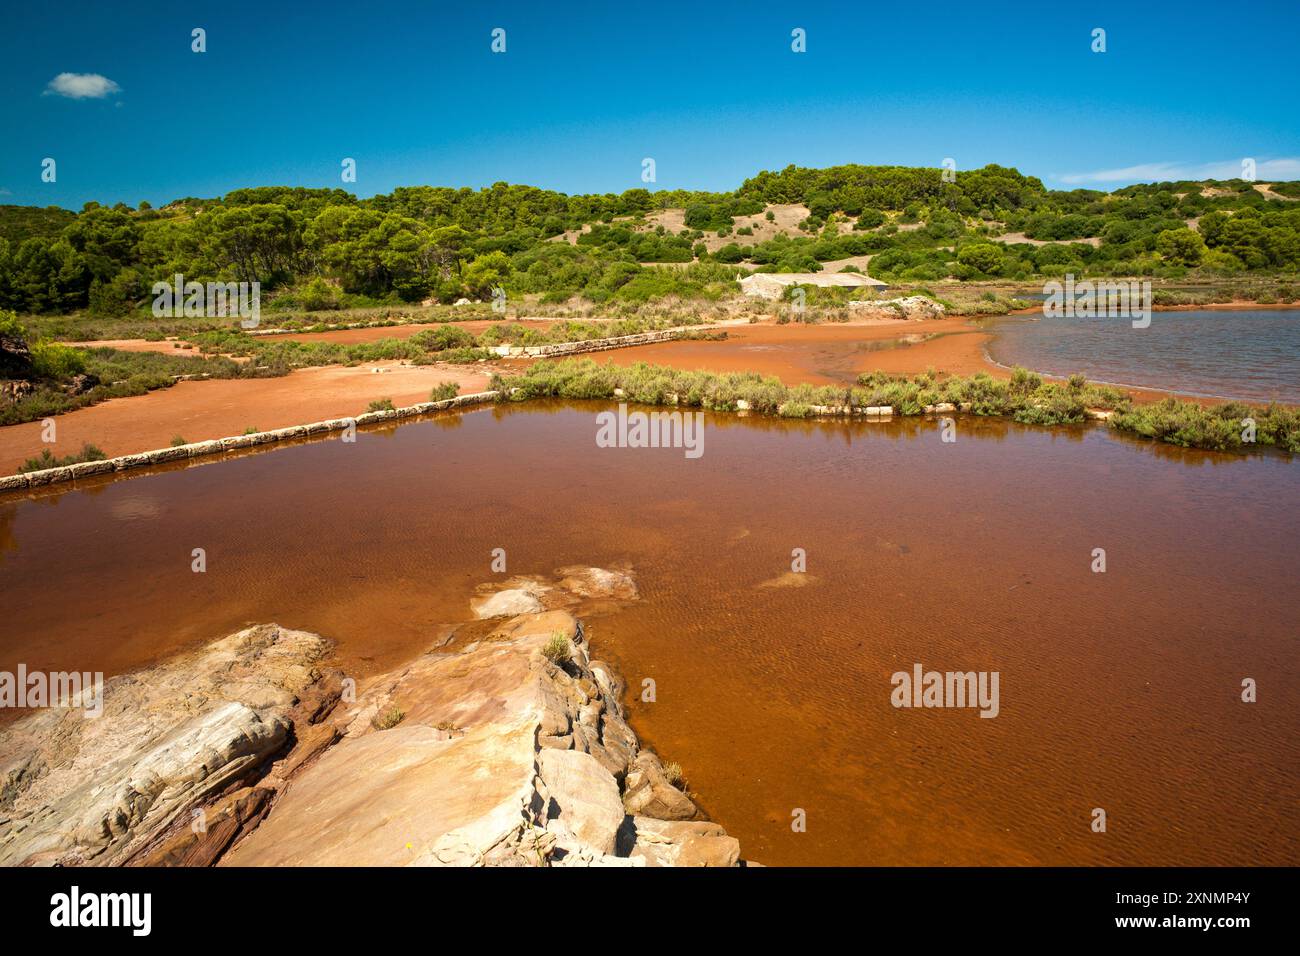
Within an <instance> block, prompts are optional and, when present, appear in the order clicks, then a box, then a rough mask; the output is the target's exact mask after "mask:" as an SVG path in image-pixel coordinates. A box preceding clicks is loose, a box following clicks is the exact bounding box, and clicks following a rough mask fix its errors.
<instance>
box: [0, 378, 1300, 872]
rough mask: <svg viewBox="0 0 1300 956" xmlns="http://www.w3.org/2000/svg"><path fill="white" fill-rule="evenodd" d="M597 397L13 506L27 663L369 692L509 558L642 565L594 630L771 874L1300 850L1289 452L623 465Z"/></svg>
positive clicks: (1009, 443)
mask: <svg viewBox="0 0 1300 956" xmlns="http://www.w3.org/2000/svg"><path fill="white" fill-rule="evenodd" d="M602 407H603V406H600V405H570V404H561V403H553V404H547V405H530V406H526V407H524V406H520V407H508V408H494V409H482V410H478V411H473V412H468V413H465V414H464V415H449V416H444V417H440V418H438V419H436V420H435V421H427V422H420V423H414V424H408V425H404V426H402V427H397V428H389V429H385V430H383V431H379V432H362V433H361V434H360V435H359V436H358V441H357V442H356V443H355V444H344V443H342V442H339V441H337V440H327V441H321V442H316V443H311V444H305V445H300V446H297V447H294V448H287V449H282V450H274V451H265V452H261V453H258V454H252V455H249V456H247V457H243V458H240V459H238V460H235V461H230V462H225V463H221V464H216V465H208V466H204V467H196V468H189V469H186V470H175V471H166V472H163V473H159V474H156V475H152V476H149V477H142V478H138V479H134V480H129V481H119V482H116V483H111V484H104V485H100V486H97V487H95V488H93V489H91V490H75V491H69V492H65V493H62V494H57V495H55V494H51V495H48V496H47V497H43V498H40V499H38V500H34V501H33V500H21V501H18V502H16V503H12V502H11V503H7V504H0V588H2V589H3V595H4V604H5V613H4V615H3V616H0V669H9V670H12V669H13V668H14V667H15V666H16V663H17V662H19V661H22V662H24V663H26V664H27V665H28V666H29V667H31V668H44V669H65V670H74V669H75V670H103V671H105V672H109V673H117V672H121V671H123V670H128V669H131V668H135V667H138V666H140V665H142V664H144V663H146V662H149V661H151V660H153V659H156V658H157V657H158V656H160V655H165V654H168V653H171V652H173V651H175V650H176V649H178V648H180V647H183V646H186V645H188V644H192V643H194V642H197V641H202V640H208V639H211V638H213V637H216V636H219V635H223V634H226V633H229V632H230V631H232V630H234V629H236V628H238V627H241V626H244V625H246V624H249V623H251V622H255V621H278V622H279V623H281V624H284V625H286V626H291V627H299V628H307V629H310V630H314V631H319V632H320V633H323V634H326V635H328V636H330V637H332V638H334V639H336V640H337V641H338V648H337V656H338V659H339V662H340V663H341V665H342V666H343V667H344V668H345V669H346V670H347V671H348V672H349V673H354V674H357V675H363V674H365V673H370V672H374V671H376V670H378V669H382V668H388V667H392V666H395V665H397V664H398V663H400V662H402V661H404V660H406V659H409V658H410V657H411V656H412V655H414V654H416V653H419V652H420V651H422V650H423V649H424V648H425V647H426V646H428V645H429V643H431V641H432V639H433V637H434V636H435V635H436V634H437V632H438V629H439V627H440V626H441V625H444V624H447V623H449V622H453V621H457V620H463V619H464V618H465V617H466V616H467V615H468V610H469V598H470V595H471V593H472V591H473V588H474V586H475V585H476V584H478V583H480V582H483V581H489V580H491V579H492V572H491V556H492V550H493V549H494V548H505V549H506V552H507V555H508V562H509V573H510V574H529V573H549V572H551V571H553V570H554V569H555V568H558V567H561V566H563V565H568V564H576V563H583V564H594V565H605V566H610V565H616V564H619V563H622V562H628V563H630V564H631V565H632V566H633V568H634V571H635V573H636V575H637V578H638V581H639V583H640V586H641V591H642V594H643V596H644V599H643V600H642V601H641V602H640V603H639V604H637V605H634V606H632V607H629V608H627V609H625V610H622V611H619V612H617V613H615V614H612V615H609V616H606V617H601V618H598V619H596V620H595V621H593V622H592V639H593V642H594V644H595V647H596V649H597V652H598V653H599V654H600V655H602V656H605V657H609V658H612V659H614V661H615V662H616V663H618V664H619V665H620V666H621V667H622V668H623V670H624V673H625V675H626V677H627V679H628V684H629V686H630V687H633V688H638V687H640V686H641V681H642V680H643V679H644V678H647V677H651V678H654V680H655V681H656V685H657V702H655V703H653V704H651V703H642V702H641V701H640V700H639V699H638V698H637V697H636V696H633V697H632V699H630V700H629V701H628V704H629V708H630V711H631V716H632V721H633V724H634V726H635V727H636V729H637V730H638V732H639V733H641V734H642V736H643V739H644V740H645V741H646V742H647V743H648V744H649V745H651V746H654V747H657V748H659V749H660V750H661V751H662V752H664V753H665V754H666V755H668V756H669V757H671V759H672V760H675V761H678V762H680V763H681V765H682V767H683V768H684V771H685V773H686V775H687V777H688V779H689V781H690V786H691V789H692V790H693V791H695V792H696V793H697V794H698V796H699V798H700V800H701V801H702V804H703V805H704V806H705V807H706V808H707V809H708V810H709V811H710V813H712V814H713V815H714V816H715V817H716V818H717V819H718V820H719V821H720V822H722V823H723V824H724V825H725V826H726V827H727V829H728V830H729V831H730V832H731V833H733V834H735V835H736V836H738V837H739V838H740V840H741V843H742V846H743V847H744V849H745V853H746V855H747V856H750V857H752V858H754V859H757V860H760V861H763V862H767V863H771V864H813V863H865V864H905V865H910V864H929V863H934V864H979V863H989V864H1005V863H1057V864H1103V863H1116V864H1140V863H1152V864H1158V863H1183V864H1220V863H1250V862H1266V863H1294V862H1295V861H1296V859H1297V850H1298V849H1300V810H1297V806H1296V801H1295V799H1294V795H1295V793H1296V791H1297V784H1300V743H1298V742H1297V741H1300V734H1297V730H1298V729H1300V728H1298V727H1297V718H1296V715H1297V713H1300V711H1298V710H1297V705H1300V664H1298V663H1297V661H1298V657H1297V655H1296V653H1295V651H1296V646H1295V640H1296V637H1295V635H1296V633H1297V627H1298V626H1300V594H1298V592H1297V590H1296V589H1295V587H1294V586H1293V581H1292V570H1291V567H1292V562H1293V559H1294V553H1295V548H1294V542H1295V539H1296V534H1297V532H1298V531H1300V517H1297V516H1300V507H1297V504H1300V502H1298V501H1297V491H1298V490H1300V469H1297V468H1296V467H1295V466H1294V465H1292V464H1290V463H1288V462H1287V461H1286V460H1284V459H1282V458H1278V457H1263V456H1260V457H1251V458H1241V457H1232V456H1226V455H1211V454H1206V453H1203V452H1194V451H1187V450H1183V449H1170V448H1167V447H1164V446H1156V445H1150V444H1143V443H1137V442H1133V441H1127V440H1117V439H1115V438H1114V437H1111V436H1109V435H1108V434H1107V433H1106V432H1104V431H1103V430H1101V429H1088V428H1083V427H1079V428H1073V429H1056V430H1040V429H1033V428H1028V427H1021V426H1016V425H1010V424H1006V423H1002V422H994V421H981V420H972V419H965V418H963V419H959V423H958V438H957V441H956V442H955V443H953V444H946V443H943V442H941V441H940V438H939V432H938V429H937V426H936V425H935V424H934V423H931V422H925V421H922V420H919V419H909V420H906V421H902V422H896V423H890V424H868V423H863V422H845V421H837V422H834V423H817V422H802V421H801V422H785V421H779V420H773V419H765V418H757V417H748V418H744V419H742V418H740V417H737V416H712V415H710V416H709V417H708V420H707V421H708V424H707V431H706V436H707V437H706V442H705V454H704V456H703V457H702V458H700V459H698V460H688V459H685V458H684V457H683V456H682V455H681V453H680V451H679V450H672V449H665V450H657V449H644V450H642V449H601V448H598V447H597V446H596V444H595V435H596V421H595V414H596V412H597V411H598V410H600V409H601V408H602ZM196 547H202V548H204V549H205V550H206V554H207V572H206V573H204V574H196V573H193V572H192V571H191V564H190V562H191V557H190V555H191V551H192V549H193V548H196ZM1097 547H1102V548H1105V549H1106V551H1107V556H1108V560H1107V563H1108V569H1107V572H1106V573H1105V574H1093V573H1092V572H1091V571H1090V564H1091V560H1092V558H1091V554H1092V551H1093V549H1094V548H1097ZM795 548H802V549H804V550H805V551H806V553H807V571H808V574H809V576H810V578H811V580H809V581H808V582H806V583H805V584H804V586H800V587H795V586H790V579H789V572H790V570H791V553H792V550H793V549H795ZM918 662H919V663H921V664H922V665H923V666H924V667H925V668H927V669H931V668H933V669H938V670H958V669H960V670H990V671H992V670H996V671H998V672H999V673H1000V675H1001V713H1000V715H999V716H998V717H997V718H996V719H993V720H986V719H980V718H978V716H977V715H976V714H975V713H974V712H972V711H956V710H895V709H893V708H892V707H891V706H890V704H889V692H890V690H891V686H890V675H891V674H892V673H893V672H895V671H897V670H904V669H909V668H911V666H912V665H913V664H914V663H918ZM1247 676H1249V677H1254V678H1256V679H1257V680H1259V682H1260V688H1261V690H1260V696H1259V702H1258V703H1256V704H1252V705H1246V704H1243V703H1241V702H1240V699H1239V696H1238V694H1239V688H1240V683H1241V680H1242V678H1243V677H1247ZM1098 806H1100V807H1104V808H1105V809H1106V811H1107V815H1108V818H1109V821H1110V832H1109V833H1107V834H1105V835H1098V834H1093V833H1092V832H1091V831H1090V829H1089V823H1090V820H1091V816H1090V815H1091V811H1092V808H1094V807H1098ZM794 808H801V809H803V810H805V811H806V812H807V816H808V829H807V832H806V833H793V832H791V830H790V819H791V812H792V811H793V809H794Z"/></svg>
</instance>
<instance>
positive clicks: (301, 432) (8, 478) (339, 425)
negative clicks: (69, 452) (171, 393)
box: [0, 391, 497, 492]
mask: <svg viewBox="0 0 1300 956" xmlns="http://www.w3.org/2000/svg"><path fill="white" fill-rule="evenodd" d="M496 399H497V393H496V392H491V391H489V392H474V393H472V394H470V395H457V396H456V397H455V398H447V399H443V400H442V401H438V402H421V403H419V404H417V405H407V406H405V407H403V408H395V409H391V410H385V411H378V412H364V413H362V414H360V415H357V416H355V417H353V418H331V419H328V420H326V421H321V422H311V423H310V424H307V425H290V426H288V427H287V428H275V429H272V430H270V431H264V432H253V433H252V434H249V435H232V436H231V437H229V438H214V439H211V440H210V441H201V442H192V443H190V444H187V445H176V446H174V447H172V448H158V449H155V450H153V451H142V452H137V453H136V454H132V455H119V456H117V457H116V458H106V459H104V460H103V461H84V462H80V463H78V464H75V465H64V466H62V467H59V468H45V469H43V470H41V471H32V472H28V473H27V474H23V475H5V476H0V492H5V491H23V490H25V489H28V488H41V487H44V486H45V485H52V484H57V483H59V482H64V481H73V480H75V479H77V478H93V477H95V476H97V475H108V474H112V473H114V472H121V471H130V470H131V469H135V468H144V467H147V466H149V465H161V464H166V463H168V462H176V461H182V460H185V459H189V458H203V457H206V456H209V455H220V454H223V453H225V452H228V451H236V450H239V449H244V448H252V447H253V446H255V445H265V444H268V443H270V442H278V441H287V440H289V439H294V438H306V437H308V436H311V435H323V434H326V433H328V432H336V431H342V430H343V429H345V428H348V427H350V426H357V427H359V426H362V425H373V424H376V423H378V422H387V421H395V420H397V419H400V418H413V417H415V416H417V415H427V414H429V413H430V412H440V411H444V410H446V409H449V408H461V407H463V406H466V405H481V404H484V403H487V402H494V401H496Z"/></svg>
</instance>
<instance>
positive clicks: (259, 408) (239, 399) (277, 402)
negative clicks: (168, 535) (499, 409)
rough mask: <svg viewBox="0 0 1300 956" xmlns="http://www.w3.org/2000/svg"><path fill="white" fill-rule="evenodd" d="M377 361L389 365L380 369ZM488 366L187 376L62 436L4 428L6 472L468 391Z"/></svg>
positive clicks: (1, 470)
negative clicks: (42, 460) (46, 459)
mask: <svg viewBox="0 0 1300 956" xmlns="http://www.w3.org/2000/svg"><path fill="white" fill-rule="evenodd" d="M375 368H383V369H386V371H384V372H381V373H375V372H374V371H372V370H373V369H375ZM489 371H490V370H488V369H487V368H486V366H483V365H478V366H460V365H457V366H453V365H442V366H438V365H423V366H417V365H401V364H399V363H396V362H377V363H374V364H367V365H364V366H357V367H353V368H348V367H345V366H337V365H334V366H327V367H324V368H307V369H299V370H298V371H296V372H292V373H291V374H289V375H286V376H283V377H281V378H258V379H213V380H210V381H200V382H181V383H179V384H177V385H173V386H172V387H171V388H166V389H160V390H159V391H156V392H150V393H149V394H148V395H141V396H137V397H135V398H115V399H112V400H111V401H107V402H101V403H100V404H98V405H92V406H90V407H89V408H82V409H78V410H77V411H75V412H69V413H68V414H66V415H60V416H58V417H57V418H56V419H55V422H56V425H57V429H58V430H57V436H58V441H57V442H56V443H55V444H54V445H52V446H47V445H43V444H42V443H41V423H40V422H28V423H26V424H23V425H9V426H6V427H4V428H0V474H6V475H9V474H13V473H14V472H15V471H16V470H17V469H18V466H19V465H20V464H22V463H23V462H24V461H25V460H26V459H28V458H31V457H34V456H36V455H39V454H40V452H41V449H42V448H46V447H49V448H50V450H51V453H52V454H55V455H60V456H61V455H68V454H71V453H73V452H76V451H77V450H79V449H80V448H81V446H82V445H83V444H84V443H86V442H89V443H91V444H94V445H98V446H99V447H100V448H101V449H103V451H104V452H105V454H107V455H108V456H109V457H112V456H114V455H127V454H131V453H133V452H139V451H148V450H150V449H154V448H166V447H167V446H168V445H169V444H171V440H172V438H173V437H174V436H176V435H180V436H182V437H184V438H185V440H186V441H191V442H194V441H206V440H208V439H211V438H224V437H226V436H229V435H239V434H242V433H243V432H244V431H245V430H246V429H248V428H257V429H261V430H265V429H271V428H283V427H285V426H288V425H302V424H306V423H308V422H315V421H321V420H323V419H327V418H342V417H344V416H348V415H358V414H360V413H361V412H364V411H365V410H366V406H367V405H368V404H370V402H372V401H374V400H375V399H379V398H391V399H392V400H393V404H395V405H398V406H401V405H414V404H416V403H417V402H425V401H428V400H429V392H430V391H431V390H432V388H433V387H434V386H435V385H439V384H441V383H443V382H456V383H457V384H459V385H460V391H461V393H462V394H468V393H470V392H479V391H483V390H484V389H486V388H487V383H488V374H489Z"/></svg>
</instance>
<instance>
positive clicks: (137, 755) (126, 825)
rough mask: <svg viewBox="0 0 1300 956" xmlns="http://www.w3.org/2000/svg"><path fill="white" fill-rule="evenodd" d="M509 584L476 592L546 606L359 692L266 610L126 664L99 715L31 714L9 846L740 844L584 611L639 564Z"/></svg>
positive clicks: (711, 854) (161, 851)
mask: <svg viewBox="0 0 1300 956" xmlns="http://www.w3.org/2000/svg"><path fill="white" fill-rule="evenodd" d="M504 585H505V586H498V587H497V588H496V589H495V590H494V591H493V592H492V593H491V594H488V595H484V596H481V597H486V598H487V599H489V600H490V599H491V597H492V594H500V593H504V592H510V591H523V592H524V593H526V594H527V595H529V596H530V597H531V598H533V599H534V600H536V601H537V602H538V603H539V604H542V605H544V606H548V607H549V608H550V609H544V610H541V611H531V612H529V613H524V614H516V615H513V616H510V617H502V618H498V619H495V620H492V621H484V622H480V623H470V624H466V625H464V627H463V629H455V630H453V631H452V633H451V637H449V638H448V639H447V640H448V641H451V643H452V646H450V647H447V646H439V647H435V648H432V649H430V650H429V651H428V652H426V653H425V654H423V655H422V656H420V657H418V658H417V659H415V660H414V661H413V662H411V663H410V664H408V665H405V666H403V667H401V668H398V669H396V670H394V671H391V672H389V673H386V674H382V675H379V676H377V677H374V678H371V679H369V680H368V681H367V682H366V683H365V684H364V686H363V687H362V688H360V689H359V692H358V693H356V694H355V695H353V694H352V693H350V692H349V693H347V694H341V688H342V687H343V686H344V685H343V681H342V675H341V674H339V673H338V672H337V671H334V670H331V669H329V668H327V667H325V666H323V661H324V659H325V658H326V656H327V654H328V652H329V647H330V645H329V642H328V641H326V640H325V639H323V638H321V637H319V636H317V635H314V634H308V633H305V632H301V631H291V630H288V629H285V628H281V627H278V626H277V625H261V626H258V627H254V628H249V629H247V630H244V631H240V632H239V633H237V634H234V635H231V636H230V637H227V638H224V639H222V640H219V641H216V642H214V643H212V644H210V645H208V646H207V647H205V648H203V649H201V650H199V651H195V652H193V653H190V654H187V655H183V656H181V657H179V658H177V659H175V660H173V661H170V662H168V663H166V664H164V665H160V666H158V667H155V668H152V669H150V670H148V671H145V672H141V673H139V674H136V675H128V676H124V677H120V678H115V679H114V680H112V681H110V682H108V684H107V685H106V687H105V689H104V694H103V704H104V712H103V714H102V716H100V717H98V718H89V717H86V716H84V715H83V714H82V713H81V712H80V711H72V710H47V711H40V712H36V713H33V714H31V715H29V716H26V717H24V718H22V719H20V720H18V721H15V722H14V723H12V724H11V725H9V726H8V727H6V728H5V729H4V730H3V731H0V781H3V790H2V791H0V864H8V865H16V864H54V863H65V864H83V865H123V864H149V865H211V864H213V863H218V862H219V863H222V864H225V863H229V864H232V865H335V866H350V865H431V866H465V865H470V866H474V865H510V866H543V865H557V866H575V865H578V866H599V865H632V866H683V865H692V866H732V865H735V864H736V863H737V861H738V860H739V844H738V843H737V842H736V841H735V840H734V839H733V838H731V837H728V836H727V835H726V834H725V832H723V831H722V829H721V827H719V826H717V825H716V824H712V823H709V822H707V821H705V820H703V819H702V816H703V815H702V814H701V812H700V811H699V809H698V808H697V807H696V805H695V803H694V802H693V801H692V800H691V799H690V797H689V796H688V795H687V794H686V793H684V792H683V791H682V789H680V788H679V787H678V786H676V785H675V780H674V777H673V774H672V773H670V772H669V771H668V770H665V768H664V767H663V765H662V764H661V763H660V761H659V759H658V758H657V757H656V756H655V755H654V754H653V753H650V752H648V751H643V750H641V748H640V744H639V742H638V740H637V738H636V735H635V734H634V733H633V732H632V730H631V728H630V727H629V726H628V724H627V720H626V715H625V713H624V711H623V707H622V703H621V695H622V692H623V683H622V681H621V679H620V677H619V676H618V674H617V672H616V671H615V669H614V668H613V667H611V666H610V665H608V664H605V663H603V662H601V661H598V660H592V659H591V657H590V652H589V648H588V644H587V639H586V636H585V634H584V631H583V628H582V625H581V623H580V622H579V620H578V619H577V618H576V617H575V616H574V614H573V610H574V609H579V610H581V609H588V608H593V607H600V606H603V602H610V601H615V602H618V601H624V600H631V599H634V598H635V595H636V586H635V584H634V582H633V581H632V579H631V577H630V576H628V575H627V574H626V573H624V572H619V571H605V570H602V569H597V568H576V567H575V568H563V569H561V570H560V571H559V572H557V576H556V580H555V581H547V580H545V579H542V578H528V579H522V578H516V579H512V580H510V581H506V582H504ZM498 606H500V602H499V603H498ZM445 644H446V641H444V645H445Z"/></svg>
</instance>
